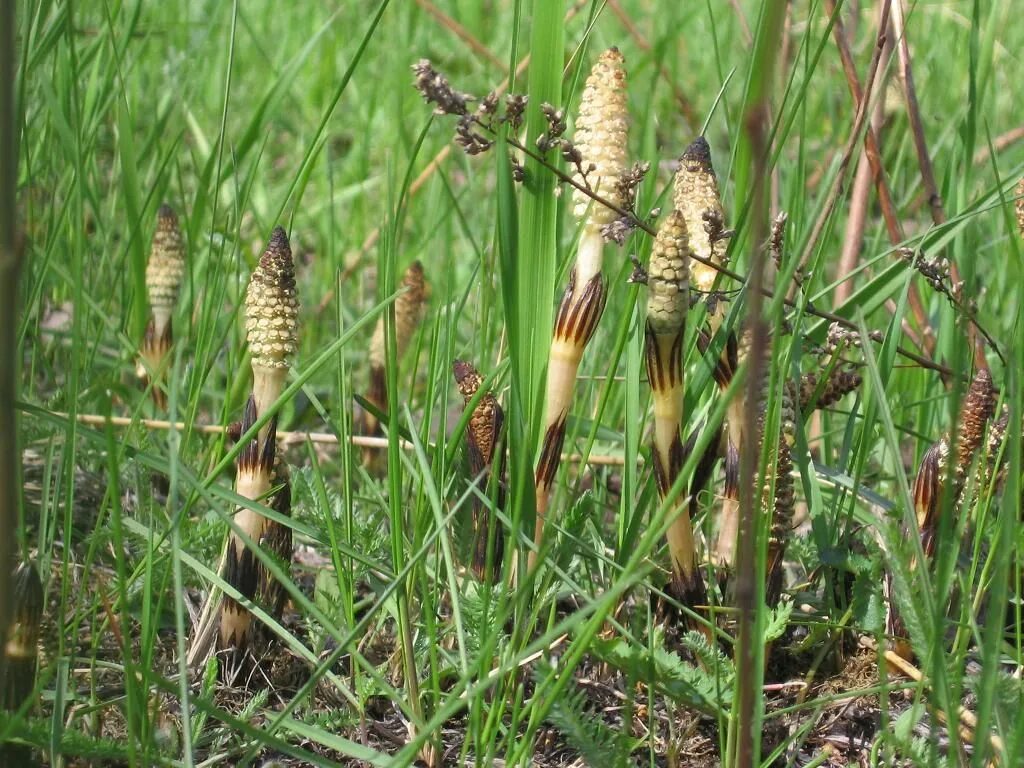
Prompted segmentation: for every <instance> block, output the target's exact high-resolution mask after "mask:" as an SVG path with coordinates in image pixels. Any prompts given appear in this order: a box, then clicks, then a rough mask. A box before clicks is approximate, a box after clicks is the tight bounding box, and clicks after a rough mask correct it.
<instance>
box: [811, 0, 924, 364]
mask: <svg viewBox="0 0 1024 768" xmlns="http://www.w3.org/2000/svg"><path fill="white" fill-rule="evenodd" d="M835 7H836V6H835V0H828V3H827V8H828V12H829V13H830V14H831V15H833V16H834V18H835V22H834V26H833V28H832V31H833V35H834V37H835V41H836V48H837V49H838V51H839V57H840V59H841V61H842V64H843V72H844V74H845V75H846V82H847V85H848V86H849V88H850V94H851V95H852V96H853V100H854V102H856V104H857V114H858V116H859V117H860V118H861V119H860V124H859V125H858V128H857V130H856V131H855V132H854V133H853V134H851V139H852V140H853V141H856V136H858V135H859V134H860V127H861V126H862V125H863V115H864V114H866V110H867V107H868V105H869V102H870V101H871V94H872V93H873V92H874V88H875V87H876V85H878V83H877V82H876V76H877V72H878V65H879V63H880V61H881V56H882V54H883V53H884V51H885V40H886V30H887V29H888V26H889V11H890V8H891V4H890V3H889V2H886V4H885V5H884V6H883V7H882V11H881V13H880V14H879V25H878V37H877V43H876V48H875V55H874V58H873V59H872V63H871V67H870V69H869V73H868V79H867V83H868V87H867V90H864V89H863V88H862V87H861V84H860V79H859V78H858V76H857V69H856V66H855V65H854V63H853V53H852V52H851V51H850V44H849V40H848V39H847V36H846V32H845V29H844V27H843V22H842V19H841V18H840V17H839V14H838V13H836V12H835ZM849 148H850V150H851V151H852V148H853V147H852V145H851V146H850V147H849ZM864 152H865V154H866V155H867V158H868V162H869V163H870V165H871V171H872V175H873V176H874V180H875V189H876V191H877V194H878V204H879V207H880V208H881V209H882V218H883V219H884V220H885V227H886V231H887V232H888V235H889V240H890V242H891V243H892V244H893V245H896V244H898V243H901V242H903V227H902V225H901V224H900V221H899V216H898V215H897V213H896V206H895V204H894V203H893V200H892V193H891V191H890V190H889V184H888V182H887V180H886V176H885V169H884V167H883V166H882V155H881V152H880V151H879V148H878V137H877V136H876V135H875V132H874V130H873V129H872V127H871V126H870V125H869V126H868V129H867V131H866V132H865V134H864ZM844 160H845V161H846V162H844V163H843V165H842V166H841V168H840V173H839V174H838V175H837V176H836V182H835V185H834V187H833V192H835V193H836V194H837V196H838V192H839V191H840V189H841V183H842V180H843V178H842V177H843V169H845V167H846V163H847V162H849V158H848V157H847V156H845V155H844ZM833 204H834V201H833ZM830 209H831V206H829V209H828V210H830ZM824 214H825V211H823V212H822V218H821V219H819V221H820V222H821V223H822V229H824V224H825V222H826V221H827V219H826V217H825V215H824ZM816 240H817V237H814V238H813V239H812V240H811V241H809V242H808V245H807V249H806V250H805V251H804V255H803V256H802V257H801V263H805V262H806V260H807V259H809V258H810V255H811V252H812V246H813V244H814V243H815V242H816ZM908 302H909V304H910V310H911V312H912V313H913V315H914V319H915V320H916V321H917V324H918V326H919V327H920V328H921V333H922V338H921V344H920V345H919V346H921V348H922V349H923V350H924V351H925V353H926V354H927V355H928V356H929V357H932V356H934V353H935V332H934V331H933V330H932V328H931V325H930V324H929V322H928V314H927V312H926V311H925V309H924V303H923V302H922V301H921V296H920V294H919V292H918V290H917V286H916V285H914V284H911V286H910V294H909V296H908ZM904 330H909V328H907V326H906V325H905V326H904Z"/></svg>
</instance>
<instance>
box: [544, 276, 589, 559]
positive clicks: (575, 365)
mask: <svg viewBox="0 0 1024 768" xmlns="http://www.w3.org/2000/svg"><path fill="white" fill-rule="evenodd" d="M590 266H591V268H592V267H593V264H592V262H591V265H590ZM604 303H605V285H604V276H603V275H602V274H601V273H600V272H599V271H598V272H597V273H595V274H593V275H592V277H591V278H590V279H589V280H588V281H587V282H586V283H584V284H582V285H581V284H580V283H579V282H578V281H577V279H576V271H575V269H574V270H573V273H572V275H571V276H570V278H569V285H568V286H567V287H566V289H565V293H564V294H563V295H562V302H561V304H560V306H559V308H558V315H557V316H556V318H555V331H554V335H553V337H552V339H551V352H550V354H549V356H548V379H547V406H546V410H545V424H544V441H543V443H542V444H541V452H540V458H539V460H538V461H537V470H536V473H535V475H534V492H535V494H536V508H537V519H536V525H535V528H534V542H535V543H537V544H538V545H539V544H540V542H541V539H542V537H543V533H544V524H545V518H546V514H547V509H548V499H549V495H550V492H551V488H552V486H553V485H554V481H555V475H556V474H557V472H558V466H559V464H560V462H561V454H562V444H563V442H564V440H565V422H566V418H567V417H568V414H569V408H570V406H571V405H572V398H573V392H574V390H575V388H576V375H577V373H578V371H579V367H580V361H581V360H582V358H583V350H584V349H586V346H587V343H588V342H589V341H590V339H591V337H592V336H593V335H594V331H595V330H596V329H597V324H598V322H599V321H600V319H601V314H602V313H603V312H604ZM535 562H536V553H534V552H531V553H530V558H529V565H530V567H531V568H532V567H533V565H534V563H535Z"/></svg>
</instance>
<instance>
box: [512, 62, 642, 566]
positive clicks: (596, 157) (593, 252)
mask: <svg viewBox="0 0 1024 768" xmlns="http://www.w3.org/2000/svg"><path fill="white" fill-rule="evenodd" d="M624 63H625V62H624V60H623V57H622V54H621V53H619V51H618V49H617V48H611V49H609V50H607V51H605V52H604V53H603V54H601V56H600V58H599V59H598V61H597V63H596V64H595V65H594V67H593V69H592V70H591V73H590V76H589V77H588V78H587V83H586V87H585V88H584V90H583V96H582V99H581V101H580V111H579V116H578V117H577V120H576V134H575V136H574V141H575V146H576V149H577V150H578V152H579V155H580V157H581V158H582V160H581V162H580V164H579V169H580V170H581V171H582V172H583V175H581V174H579V173H578V174H577V181H578V182H581V183H583V184H584V185H585V186H586V187H587V188H588V189H589V190H592V191H593V192H595V193H597V194H600V195H601V196H602V197H603V198H604V199H606V200H608V201H609V202H612V203H613V204H615V205H617V206H618V205H621V203H622V202H623V195H622V192H621V188H620V185H619V179H620V178H621V177H622V176H623V174H624V173H625V172H626V132H627V111H626V72H625V69H624V68H623V65H624ZM574 201H575V214H576V217H577V218H578V219H579V220H580V222H581V226H582V231H581V234H580V242H579V247H578V249H577V252H576V263H575V265H574V266H573V269H572V273H571V274H570V276H569V283H568V285H567V286H566V288H565V292H564V293H563V294H562V300H561V303H560V305H559V307H558V312H557V314H556V316H555V328H554V334H553V337H552V339H551V351H550V353H549V356H548V370H547V401H546V407H545V420H544V436H543V443H542V445H541V452H540V457H539V459H538V461H537V470H536V474H535V477H534V482H535V489H534V490H535V493H536V509H537V520H536V528H535V530H534V541H535V543H537V544H538V546H539V545H540V542H541V540H542V538H543V535H544V521H545V518H546V515H547V511H548V503H549V497H550V493H551V488H552V486H553V485H554V481H555V475H556V473H557V472H558V466H559V461H560V456H561V451H562V443H563V442H564V440H565V424H566V418H567V417H568V415H569V408H570V406H571V404H572V397H573V391H574V390H575V387H576V374H577V372H578V370H579V366H580V360H581V359H582V358H583V350H584V349H585V348H586V346H587V343H588V342H589V341H590V339H591V337H592V336H593V334H594V330H595V329H596V328H597V324H598V322H599V321H600V319H601V314H602V313H603V312H604V304H605V281H604V275H603V274H602V272H601V267H602V260H603V253H604V235H603V234H602V230H603V229H604V228H605V227H606V226H607V225H609V224H611V223H612V222H613V221H615V219H616V218H617V217H618V214H617V213H616V212H615V211H613V210H611V209H609V208H607V207H605V206H603V205H600V204H598V203H597V202H595V201H594V200H593V199H592V198H591V197H590V196H589V195H586V194H584V193H583V192H581V191H580V190H578V189H577V190H575V191H574ZM535 561H536V554H535V553H534V552H532V551H531V553H530V563H529V564H530V567H531V568H532V567H533V565H534V563H535Z"/></svg>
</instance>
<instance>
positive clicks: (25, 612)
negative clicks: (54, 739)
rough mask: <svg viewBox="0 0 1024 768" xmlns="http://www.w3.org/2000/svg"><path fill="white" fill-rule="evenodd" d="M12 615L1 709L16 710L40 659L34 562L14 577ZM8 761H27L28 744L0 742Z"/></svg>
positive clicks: (37, 582) (40, 616)
mask: <svg viewBox="0 0 1024 768" xmlns="http://www.w3.org/2000/svg"><path fill="white" fill-rule="evenodd" d="M11 584H12V590H11V598H12V599H11V606H12V609H13V610H12V616H11V623H10V627H9V629H8V635H7V637H6V638H5V641H4V669H5V675H4V679H3V680H0V711H6V712H16V711H17V710H19V709H20V708H21V707H22V706H24V705H25V704H26V702H27V701H28V699H29V698H30V697H31V696H32V691H33V690H34V689H35V685H36V667H37V666H38V663H39V648H38V646H39V627H40V624H41V623H42V620H43V585H42V582H41V581H40V580H39V572H38V571H36V568H35V566H34V565H33V564H32V563H21V564H19V565H18V566H17V568H15V569H14V574H13V577H12V579H11ZM0 758H6V759H7V761H9V762H7V763H5V765H28V764H30V763H29V762H28V761H29V760H30V759H31V753H30V750H29V748H28V747H27V746H24V745H19V744H13V743H7V744H3V743H0Z"/></svg>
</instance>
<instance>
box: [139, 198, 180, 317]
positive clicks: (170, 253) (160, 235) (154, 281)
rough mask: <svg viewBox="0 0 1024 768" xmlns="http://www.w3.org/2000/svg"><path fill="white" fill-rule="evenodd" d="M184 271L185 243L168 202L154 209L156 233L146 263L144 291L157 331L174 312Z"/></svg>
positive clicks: (176, 218)
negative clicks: (157, 209)
mask: <svg viewBox="0 0 1024 768" xmlns="http://www.w3.org/2000/svg"><path fill="white" fill-rule="evenodd" d="M184 274H185V246H184V243H183V242H182V238H181V230H180V229H179V228H178V217H177V216H176V215H175V213H174V210H173V209H172V208H171V207H170V206H169V205H166V204H164V205H161V206H160V210H159V211H158V212H157V219H156V232H154V233H153V244H152V246H151V248H150V251H149V262H148V263H147V264H146V291H147V293H148V294H149V304H150V308H151V309H152V311H153V317H154V320H155V321H156V325H157V328H156V332H157V334H158V335H159V334H160V333H162V332H163V326H164V325H165V324H166V322H167V320H168V319H169V318H170V316H171V314H172V313H173V312H174V305H175V303H176V302H177V301H178V290H179V288H180V287H181V279H182V276H183V275H184Z"/></svg>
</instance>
